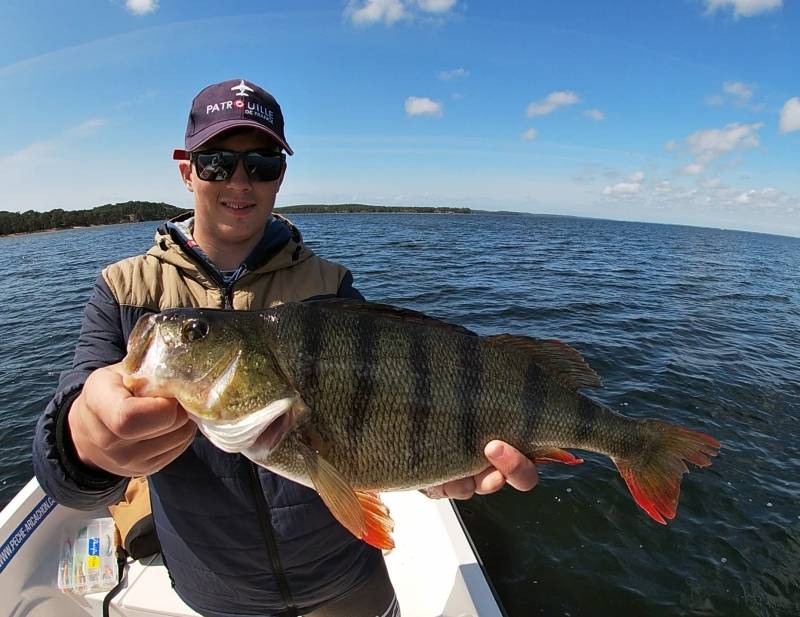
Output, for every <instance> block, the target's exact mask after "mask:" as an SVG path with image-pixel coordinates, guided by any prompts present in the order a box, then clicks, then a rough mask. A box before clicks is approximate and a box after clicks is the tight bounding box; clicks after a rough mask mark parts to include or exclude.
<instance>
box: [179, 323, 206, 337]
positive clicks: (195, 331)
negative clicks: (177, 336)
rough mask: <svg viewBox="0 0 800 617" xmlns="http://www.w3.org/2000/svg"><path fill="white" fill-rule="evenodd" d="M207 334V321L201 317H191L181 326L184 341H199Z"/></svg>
mask: <svg viewBox="0 0 800 617" xmlns="http://www.w3.org/2000/svg"><path fill="white" fill-rule="evenodd" d="M207 335H208V323H207V322H205V321H203V320H202V319H192V320H191V321H189V322H187V323H186V324H184V326H183V328H181V338H182V339H183V342H184V343H191V342H194V341H200V340H202V339H204V338H205V337H206V336H207Z"/></svg>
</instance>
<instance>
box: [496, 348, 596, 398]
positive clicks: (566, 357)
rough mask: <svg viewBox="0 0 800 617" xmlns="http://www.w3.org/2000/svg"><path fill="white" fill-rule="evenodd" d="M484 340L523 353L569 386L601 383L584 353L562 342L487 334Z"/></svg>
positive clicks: (588, 385) (577, 386) (584, 386)
mask: <svg viewBox="0 0 800 617" xmlns="http://www.w3.org/2000/svg"><path fill="white" fill-rule="evenodd" d="M485 340H486V342H487V343H489V344H491V345H496V346H498V347H505V348H511V349H515V350H517V351H519V352H522V353H524V354H525V355H527V356H528V357H529V358H530V359H531V360H532V361H533V362H535V363H536V364H538V365H539V366H541V367H542V368H543V369H545V370H546V371H548V372H549V373H551V374H552V375H553V376H554V377H555V378H556V379H558V380H559V381H560V382H561V383H563V384H564V385H565V386H567V387H568V388H572V389H574V390H578V389H579V388H599V387H601V386H602V384H601V383H600V378H599V377H598V376H597V373H595V372H594V370H592V368H591V367H590V366H589V365H588V364H586V360H584V359H583V356H582V355H581V352H579V351H578V350H577V349H575V348H574V347H570V346H569V345H567V344H566V343H562V342H561V341H557V340H545V339H535V338H531V337H529V336H516V335H513V334H497V335H495V336H487V337H486V339H485Z"/></svg>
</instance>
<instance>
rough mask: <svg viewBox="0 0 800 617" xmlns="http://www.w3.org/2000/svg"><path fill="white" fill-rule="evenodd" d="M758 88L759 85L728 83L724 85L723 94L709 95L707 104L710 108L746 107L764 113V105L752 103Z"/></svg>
mask: <svg viewBox="0 0 800 617" xmlns="http://www.w3.org/2000/svg"><path fill="white" fill-rule="evenodd" d="M756 88H757V85H756V84H752V83H750V84H747V83H745V82H743V81H726V82H725V83H723V84H722V92H721V93H717V94H710V95H708V96H707V97H706V98H705V103H706V105H709V106H710V107H722V106H723V105H726V104H730V105H735V106H736V107H746V108H747V109H749V110H750V111H756V112H758V111H763V109H764V104H763V103H758V104H754V103H752V102H751V99H752V98H753V95H754V94H755V91H756Z"/></svg>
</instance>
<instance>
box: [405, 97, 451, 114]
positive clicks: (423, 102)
mask: <svg viewBox="0 0 800 617" xmlns="http://www.w3.org/2000/svg"><path fill="white" fill-rule="evenodd" d="M405 107H406V113H407V114H408V115H409V116H438V117H441V116H442V110H443V108H444V106H443V105H442V103H440V102H439V101H434V100H433V99H429V98H428V97H425V96H409V97H408V98H407V99H406V105H405Z"/></svg>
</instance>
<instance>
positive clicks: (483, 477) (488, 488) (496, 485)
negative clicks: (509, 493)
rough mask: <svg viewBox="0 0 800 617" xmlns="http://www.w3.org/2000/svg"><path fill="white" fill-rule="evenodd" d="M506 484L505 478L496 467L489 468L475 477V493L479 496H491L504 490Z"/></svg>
mask: <svg viewBox="0 0 800 617" xmlns="http://www.w3.org/2000/svg"><path fill="white" fill-rule="evenodd" d="M505 483H506V479H505V476H503V474H502V473H500V472H499V471H498V470H497V469H495V468H494V467H489V469H484V470H483V471H482V472H480V473H479V474H478V475H477V476H475V492H476V493H478V495H490V494H492V493H496V492H497V491H499V490H500V489H501V488H503V485H504V484H505Z"/></svg>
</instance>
